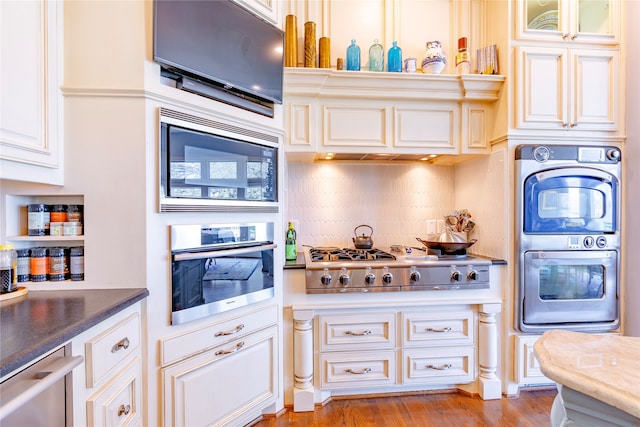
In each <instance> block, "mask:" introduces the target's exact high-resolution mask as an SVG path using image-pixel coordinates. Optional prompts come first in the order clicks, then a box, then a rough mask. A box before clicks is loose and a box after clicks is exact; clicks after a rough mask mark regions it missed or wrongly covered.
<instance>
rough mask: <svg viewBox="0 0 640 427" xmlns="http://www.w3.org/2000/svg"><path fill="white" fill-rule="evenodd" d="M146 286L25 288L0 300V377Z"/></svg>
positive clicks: (143, 293)
mask: <svg viewBox="0 0 640 427" xmlns="http://www.w3.org/2000/svg"><path fill="white" fill-rule="evenodd" d="M148 295H149V291H148V290H147V289H146V288H126V289H86V290H57V291H29V293H28V294H26V295H24V296H20V297H18V298H15V299H9V300H6V301H2V303H0V378H2V377H4V376H5V375H7V374H9V373H11V372H12V371H14V370H16V369H18V368H20V367H21V366H24V365H26V364H28V363H30V362H31V361H33V360H35V359H37V358H38V357H39V356H41V355H43V354H45V353H47V352H48V351H49V350H53V349H55V348H56V347H58V346H60V345H62V344H64V343H66V342H67V341H69V340H71V339H72V338H74V337H75V336H76V335H78V334H80V333H81V332H84V331H85V330H87V329H89V328H91V327H92V326H95V325H97V324H98V323H100V322H102V321H103V320H106V319H108V318H109V317H111V316H113V315H114V314H116V313H118V312H120V311H122V310H123V309H125V308H127V307H129V306H130V305H133V304H135V303H136V302H138V301H140V300H142V299H144V298H146V297H147V296H148Z"/></svg>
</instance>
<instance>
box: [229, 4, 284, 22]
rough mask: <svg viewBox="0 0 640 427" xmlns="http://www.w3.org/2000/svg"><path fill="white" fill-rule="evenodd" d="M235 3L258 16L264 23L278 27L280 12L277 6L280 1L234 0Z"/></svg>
mask: <svg viewBox="0 0 640 427" xmlns="http://www.w3.org/2000/svg"><path fill="white" fill-rule="evenodd" d="M234 1H235V2H236V3H238V4H239V5H241V6H242V7H244V8H245V9H247V10H249V11H250V12H252V13H254V14H255V15H258V16H259V17H261V18H263V19H264V20H266V21H269V22H271V23H272V24H274V25H276V26H279V24H280V19H279V16H280V11H279V8H278V6H279V5H280V3H281V2H282V0H234Z"/></svg>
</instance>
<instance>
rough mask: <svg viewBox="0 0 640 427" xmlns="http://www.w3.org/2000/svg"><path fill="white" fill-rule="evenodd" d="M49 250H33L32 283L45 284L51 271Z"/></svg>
mask: <svg viewBox="0 0 640 427" xmlns="http://www.w3.org/2000/svg"><path fill="white" fill-rule="evenodd" d="M48 264H49V263H48V258H47V248H31V281H32V282H45V281H46V280H47V272H48V271H49V266H48Z"/></svg>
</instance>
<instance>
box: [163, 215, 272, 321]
mask: <svg viewBox="0 0 640 427" xmlns="http://www.w3.org/2000/svg"><path fill="white" fill-rule="evenodd" d="M273 238H274V223H272V222H259V223H258V222H256V223H238V224H196V225H173V226H171V288H172V310H171V312H172V316H171V323H172V324H180V323H185V322H188V321H191V320H195V319H200V318H203V317H206V316H210V315H213V314H217V313H222V312H225V311H228V310H231V309H235V308H239V307H242V306H245V305H248V304H251V303H256V302H259V301H264V300H267V299H270V298H273V297H274V288H273V286H274V283H273V272H274V271H273V268H274V266H273V251H274V248H275V247H276V245H275V244H274V243H273V242H274V240H273Z"/></svg>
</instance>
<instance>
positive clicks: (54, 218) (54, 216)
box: [49, 205, 67, 234]
mask: <svg viewBox="0 0 640 427" xmlns="http://www.w3.org/2000/svg"><path fill="white" fill-rule="evenodd" d="M49 210H50V211H51V212H50V215H49V217H50V219H51V222H66V221H67V205H50V206H49ZM52 234H53V233H52Z"/></svg>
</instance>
